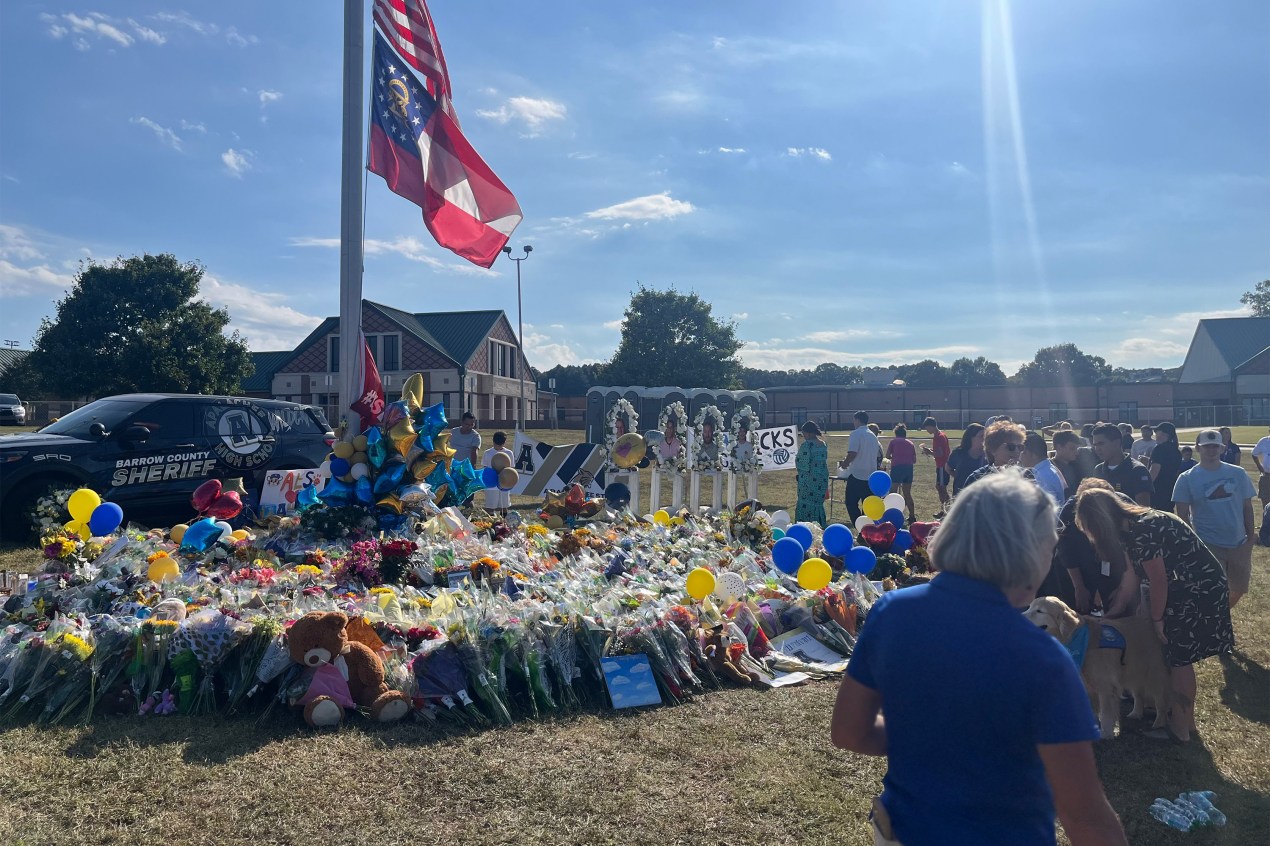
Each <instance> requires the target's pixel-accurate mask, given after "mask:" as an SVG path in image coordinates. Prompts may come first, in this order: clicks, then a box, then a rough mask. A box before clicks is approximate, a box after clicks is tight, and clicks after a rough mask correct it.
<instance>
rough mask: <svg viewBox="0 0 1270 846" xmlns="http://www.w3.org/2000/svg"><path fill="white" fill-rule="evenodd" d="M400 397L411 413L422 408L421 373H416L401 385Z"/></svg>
mask: <svg viewBox="0 0 1270 846" xmlns="http://www.w3.org/2000/svg"><path fill="white" fill-rule="evenodd" d="M401 398H402V399H403V400H405V401H406V407H407V408H408V409H409V410H410V413H411V414H414V413H415V412H416V411H419V410H420V409H421V408H423V374H422V373H416V374H414V375H413V376H411V377H410V378H409V379H407V380H406V381H405V382H404V383H403V384H402V386H401Z"/></svg>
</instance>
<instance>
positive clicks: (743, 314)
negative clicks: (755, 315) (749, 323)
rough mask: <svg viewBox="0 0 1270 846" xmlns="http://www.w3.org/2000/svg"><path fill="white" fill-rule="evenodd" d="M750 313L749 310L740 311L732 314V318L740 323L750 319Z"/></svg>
mask: <svg viewBox="0 0 1270 846" xmlns="http://www.w3.org/2000/svg"><path fill="white" fill-rule="evenodd" d="M749 317H750V313H749V312H748V311H738V312H736V313H735V314H733V315H732V319H733V320H735V321H736V322H738V323H740V322H741V321H742V320H748V319H749Z"/></svg>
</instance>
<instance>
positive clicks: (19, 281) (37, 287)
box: [0, 259, 73, 297]
mask: <svg viewBox="0 0 1270 846" xmlns="http://www.w3.org/2000/svg"><path fill="white" fill-rule="evenodd" d="M72 279H73V277H72V276H71V275H70V274H66V273H58V272H57V271H56V270H54V269H53V268H51V267H49V266H48V265H47V264H38V265H35V266H34V267H19V266H18V265H16V264H13V263H12V262H10V261H9V260H7V259H0V292H3V293H4V296H6V297H29V296H44V297H47V296H51V295H53V294H55V293H58V292H60V291H63V290H65V289H66V288H69V287H70V286H71V281H72Z"/></svg>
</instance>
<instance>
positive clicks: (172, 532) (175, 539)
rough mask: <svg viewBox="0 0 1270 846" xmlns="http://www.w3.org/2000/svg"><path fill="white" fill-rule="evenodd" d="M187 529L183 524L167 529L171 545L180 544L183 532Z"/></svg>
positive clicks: (183, 535)
mask: <svg viewBox="0 0 1270 846" xmlns="http://www.w3.org/2000/svg"><path fill="white" fill-rule="evenodd" d="M188 528H189V526H187V525H185V524H184V523H177V524H176V525H175V526H173V527H172V528H170V529H168V537H170V538H171V539H172V543H180V542H181V539H182V538H184V537H185V530H186V529H188Z"/></svg>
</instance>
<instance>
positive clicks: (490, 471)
mask: <svg viewBox="0 0 1270 846" xmlns="http://www.w3.org/2000/svg"><path fill="white" fill-rule="evenodd" d="M481 484H482V485H484V486H485V487H487V488H496V487H498V471H497V470H495V469H494V468H493V467H486V468H485V469H484V470H482V471H481Z"/></svg>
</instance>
